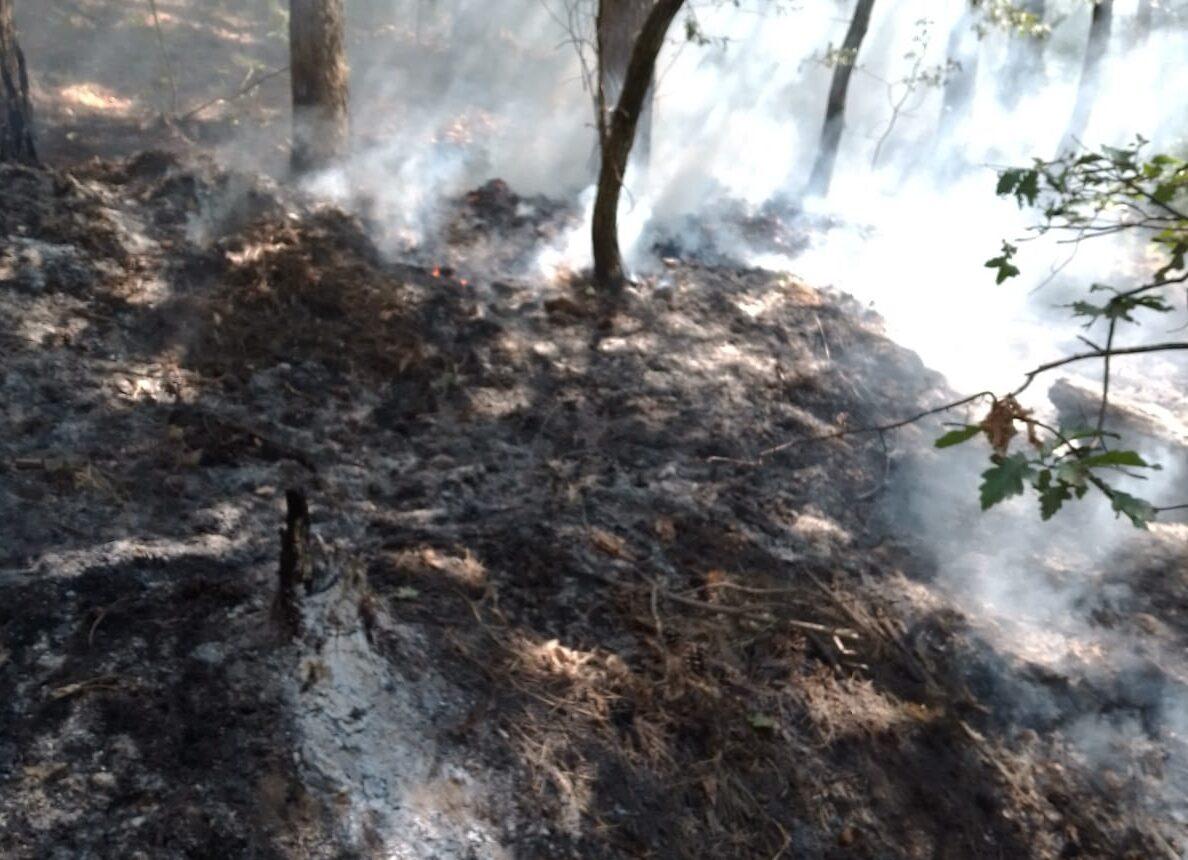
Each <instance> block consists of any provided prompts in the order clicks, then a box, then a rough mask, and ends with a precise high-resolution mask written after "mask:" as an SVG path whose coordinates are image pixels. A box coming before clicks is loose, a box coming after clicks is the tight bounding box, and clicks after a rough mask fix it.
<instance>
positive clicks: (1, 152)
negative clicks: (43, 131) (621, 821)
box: [0, 0, 37, 163]
mask: <svg viewBox="0 0 1188 860" xmlns="http://www.w3.org/2000/svg"><path fill="white" fill-rule="evenodd" d="M0 161H23V162H28V163H34V162H36V161H37V150H36V148H35V147H34V146H33V106H32V104H31V103H30V101H29V74H28V70H27V69H26V67H25V55H24V54H23V53H22V52H21V46H20V44H18V42H17V34H16V25H14V24H13V20H12V0H0Z"/></svg>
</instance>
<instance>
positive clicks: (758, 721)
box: [747, 712, 779, 732]
mask: <svg viewBox="0 0 1188 860" xmlns="http://www.w3.org/2000/svg"><path fill="white" fill-rule="evenodd" d="M747 722H748V723H750V724H751V728H753V729H755V730H756V731H762V732H773V731H775V730H776V728H777V727H778V725H779V724H778V723H777V722H776V721H775V719H774V718H773V717H770V716H768V715H767V714H760V713H758V712H756V713H753V714H751V715H750V716H749V717H747Z"/></svg>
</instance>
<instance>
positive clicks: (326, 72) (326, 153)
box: [289, 0, 350, 173]
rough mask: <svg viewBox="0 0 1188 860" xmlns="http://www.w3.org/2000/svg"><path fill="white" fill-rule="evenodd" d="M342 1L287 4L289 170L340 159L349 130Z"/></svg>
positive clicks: (310, 0) (302, 0)
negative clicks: (290, 114) (290, 92)
mask: <svg viewBox="0 0 1188 860" xmlns="http://www.w3.org/2000/svg"><path fill="white" fill-rule="evenodd" d="M342 4H343V0H291V2H290V4H289V54H290V67H291V71H290V73H291V76H292V84H293V154H292V164H293V169H294V170H295V171H297V172H299V173H300V172H305V171H309V170H317V169H320V168H324V167H326V166H328V165H330V164H331V163H333V162H334V161H335V160H336V159H338V158H340V157H341V156H342V155H344V154H345V153H346V150H347V143H348V135H349V130H350V124H349V119H348V117H349V114H348V109H347V63H346V51H345V47H344V38H343V10H342Z"/></svg>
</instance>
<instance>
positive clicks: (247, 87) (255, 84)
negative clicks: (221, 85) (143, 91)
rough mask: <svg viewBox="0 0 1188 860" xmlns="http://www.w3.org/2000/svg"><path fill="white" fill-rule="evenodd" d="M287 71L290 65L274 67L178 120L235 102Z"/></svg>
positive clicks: (190, 117) (186, 120)
mask: <svg viewBox="0 0 1188 860" xmlns="http://www.w3.org/2000/svg"><path fill="white" fill-rule="evenodd" d="M287 71H289V67H288V66H281V67H280V68H279V69H273V70H272V71H271V72H268V73H266V74H263V75H261V76H260V77H258V78H256V80H254V81H251V82H250V83H247V84H244V85H243V86H242V87H240V88H239V89H238V90H236V91H235V92H234V93H232V94H231V95H229V96H219V97H218V98H213V99H211V100H210V101H206V102H203V103H202V104H200V105H198V107H196V108H194V109H193V110H191V111H188V112H187V113H184V114H182V115H181V116H180V117H178V118H177V121H178V122H189V121H190V120H192V119H193V118H194V117H196V116H197V115H198V114H200V113H202V112H203V111H204V110H206V109H207V108H208V107H214V106H215V105H217V104H226V103H227V102H233V101H235V100H236V99H240V98H243V97H244V96H246V95H247V94H248V93H250V92H251V91H252V90H255V89H258V88H259V87H260V86H261V85H262V84H264V83H266V82H268V81H270V80H272V79H273V78H275V77H277V76H279V75H283V74H284V73H285V72H287Z"/></svg>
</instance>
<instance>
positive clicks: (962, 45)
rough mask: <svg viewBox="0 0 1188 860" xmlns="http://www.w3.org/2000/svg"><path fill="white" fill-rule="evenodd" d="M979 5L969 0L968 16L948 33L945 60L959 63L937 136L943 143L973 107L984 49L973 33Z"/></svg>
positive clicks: (976, 0)
mask: <svg viewBox="0 0 1188 860" xmlns="http://www.w3.org/2000/svg"><path fill="white" fill-rule="evenodd" d="M980 5H981V0H970V3H969V5H968V7H967V8H966V10H965V13H964V14H963V15H962V16H961V18H960V19H959V20H958V21H957V23H956V24H955V25H953V30H952V32H951V33H949V44H948V48H947V50H946V57H947V58H948V59H949V61H951V62H953V63H956V65H957V68H956V70H955V71H954V72H953V73H952V74H950V75H949V78H948V80H947V81H946V82H945V92H944V96H943V98H942V101H941V118H940V134H939V135H938V137H939V138H940V139H941V140H947V139H948V138H950V137H951V136H952V134H953V132H955V131H956V130H957V129H958V128H960V127H961V126H962V125H963V124H964V123H965V121H966V120H967V119H969V112H970V109H971V108H972V107H973V98H974V91H975V89H976V87H977V81H978V54H979V53H980V51H981V46H982V40H981V37H980V36H979V35H978V34H977V33H976V32H975V30H974V16H975V15H976V14H977V11H978V7H979V6H980Z"/></svg>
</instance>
